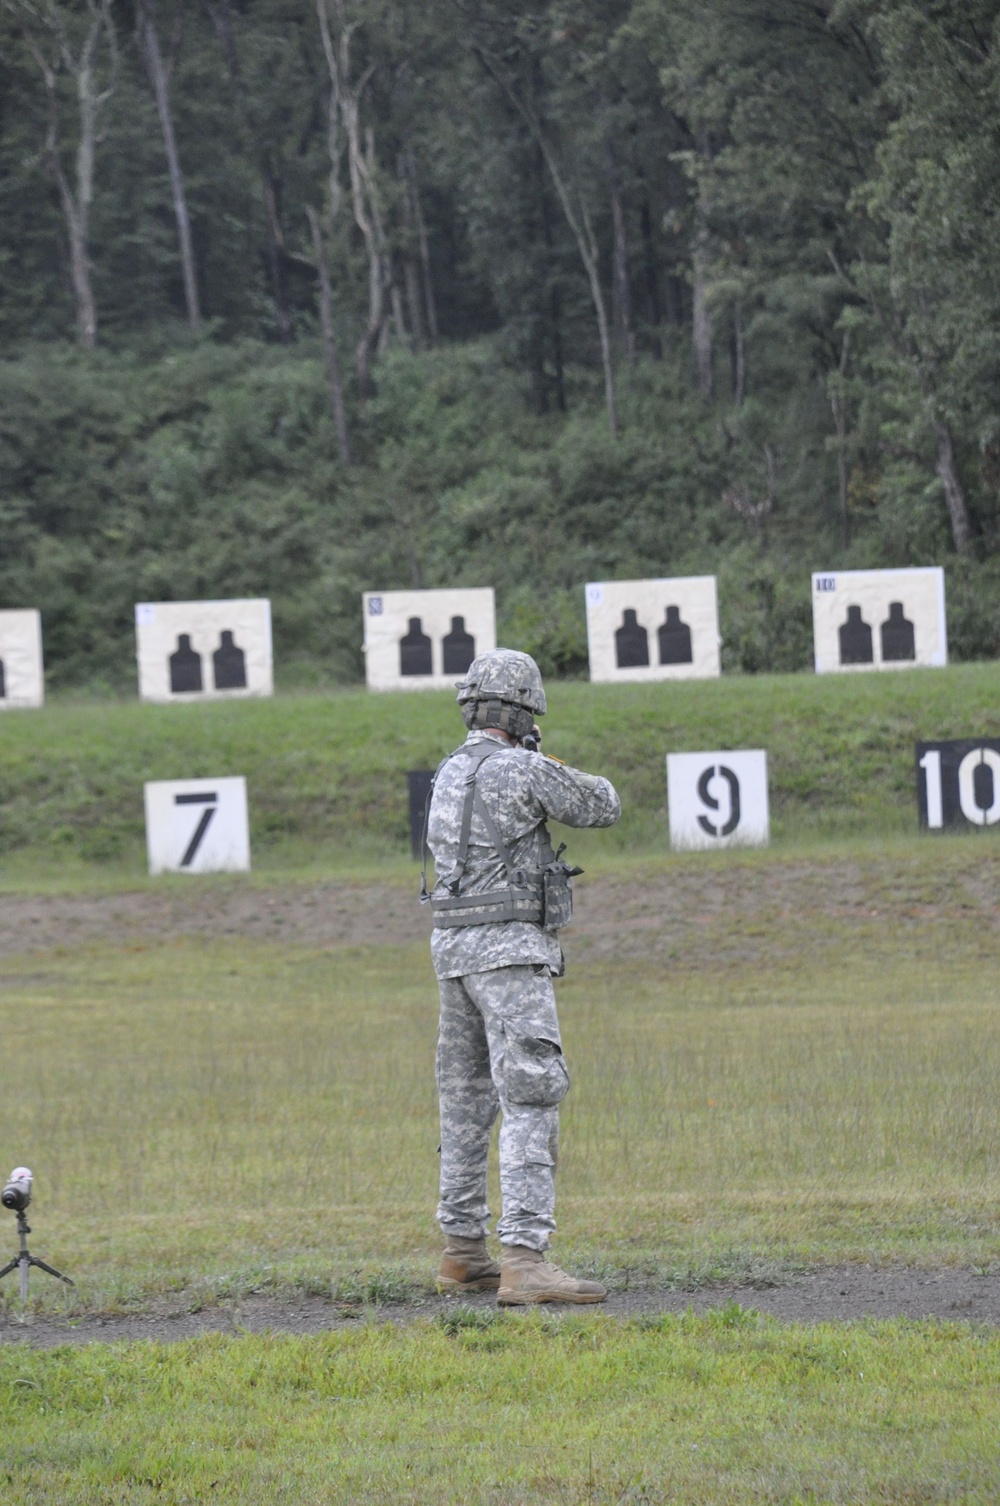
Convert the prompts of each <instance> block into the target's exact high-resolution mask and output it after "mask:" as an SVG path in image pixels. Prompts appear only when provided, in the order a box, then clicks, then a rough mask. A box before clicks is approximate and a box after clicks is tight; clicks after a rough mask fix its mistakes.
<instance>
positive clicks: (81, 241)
mask: <svg viewBox="0 0 1000 1506" xmlns="http://www.w3.org/2000/svg"><path fill="white" fill-rule="evenodd" d="M82 114H83V111H82V109H81V116H82ZM50 156H51V160H52V164H53V165H52V171H53V174H54V176H55V180H56V186H57V187H58V190H59V201H60V203H61V205H62V211H63V218H64V219H65V221H66V238H67V240H68V242H69V269H70V278H71V281H72V283H73V295H74V297H75V299H76V327H77V334H78V336H79V340H80V344H81V345H82V346H83V348H84V350H93V349H94V347H95V346H96V344H97V305H96V303H95V302H94V289H93V284H92V282H91V275H90V274H91V266H90V251H89V246H88V230H89V224H90V206H91V202H92V198H93V186H92V185H93V162H94V137H93V127H92V122H91V127H90V129H89V130H88V131H85V130H84V129H83V122H82V120H81V132H80V144H79V147H78V149H77V154H76V162H77V168H76V193H75V194H74V193H73V191H72V189H71V188H70V186H69V182H68V180H67V178H66V174H65V172H64V171H63V165H62V162H61V161H60V160H59V156H58V153H57V152H55V151H53V152H52V153H51V154H50Z"/></svg>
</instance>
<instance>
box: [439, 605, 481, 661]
mask: <svg viewBox="0 0 1000 1506" xmlns="http://www.w3.org/2000/svg"><path fill="white" fill-rule="evenodd" d="M441 649H442V656H443V659H444V670H443V673H444V674H446V675H464V674H465V671H466V670H467V669H468V667H469V665H470V664H471V663H472V661H473V659H474V658H475V657H476V640H475V638H473V636H472V634H471V633H467V632H466V630H465V618H464V617H453V618H452V619H451V632H450V633H447V634H446V635H445V637H444V639H443V640H442V644H441Z"/></svg>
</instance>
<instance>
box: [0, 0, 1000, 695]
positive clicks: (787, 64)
mask: <svg viewBox="0 0 1000 1506" xmlns="http://www.w3.org/2000/svg"><path fill="white" fill-rule="evenodd" d="M998 378H1000V3H994V0H600V3H598V0H575V3H573V4H565V3H562V0H509V3H506V4H503V5H498V4H490V3H488V0H424V3H423V4H420V5H412V4H409V5H408V4H405V3H403V0H0V528H2V532H0V606H6V607H12V606H38V607H40V608H41V610H42V613H43V620H44V630H45V640H46V660H47V667H48V671H49V675H50V679H51V680H52V681H54V682H55V683H56V684H68V685H72V684H83V683H86V684H88V685H90V686H94V687H99V686H101V685H105V686H107V687H108V688H109V689H113V690H114V689H126V688H127V687H128V686H129V685H131V684H132V683H133V675H132V652H133V649H132V604H133V602H135V601H136V600H162V599H169V598H186V597H202V596H227V595H269V596H271V598H272V600H273V603H274V618H275V631H276V648H277V657H278V670H279V680H281V679H283V680H284V683H286V684H293V683H330V682H335V681H344V680H350V679H352V678H356V677H357V676H358V675H359V674H360V665H361V655H360V651H359V640H360V602H359V593H360V591H361V590H362V589H363V588H391V587H393V586H403V585H416V586H435V585H451V584H469V585H495V586H496V588H497V591H498V604H499V609H500V613H499V615H500V626H501V632H502V635H503V636H504V638H505V639H506V640H507V641H510V642H514V643H516V644H518V645H519V646H522V647H525V648H528V649H531V650H532V651H534V652H535V653H536V654H537V655H538V656H539V658H540V660H541V662H542V664H543V667H544V668H545V669H546V671H547V672H559V673H563V674H574V673H579V672H580V671H581V670H582V669H583V668H584V666H585V657H586V655H585V634H584V627H583V593H582V590H581V585H582V583H583V582H584V581H586V580H588V579H607V578H613V577H616V576H617V577H620V578H621V577H628V576H632V575H636V574H638V575H652V574H684V573H693V572H697V573H702V572H708V571H710V572H714V573H717V574H718V576H719V595H720V606H721V610H722V615H723V634H724V638H725V647H724V661H723V662H724V665H725V667H726V668H728V669H743V670H745V671H757V670H764V669H793V668H799V667H804V666H806V665H807V664H808V663H809V662H810V642H811V626H810V606H809V572H810V570H812V569H828V568H836V567H841V568H846V567H851V566H863V565H904V564H921V565H923V564H939V563H943V564H945V565H946V567H947V571H948V603H949V630H950V638H951V650H952V653H953V655H954V656H957V657H966V658H969V657H980V656H991V657H992V656H997V655H1000V591H998V589H997V587H998V585H1000V506H998V503H1000V380H998Z"/></svg>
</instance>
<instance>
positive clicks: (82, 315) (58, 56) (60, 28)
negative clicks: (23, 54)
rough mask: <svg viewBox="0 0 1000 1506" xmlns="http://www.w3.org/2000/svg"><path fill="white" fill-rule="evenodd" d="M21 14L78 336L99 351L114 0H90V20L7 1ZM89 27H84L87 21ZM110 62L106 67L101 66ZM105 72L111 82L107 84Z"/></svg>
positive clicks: (46, 5) (48, 6) (26, 1)
mask: <svg viewBox="0 0 1000 1506" xmlns="http://www.w3.org/2000/svg"><path fill="white" fill-rule="evenodd" d="M5 4H6V6H7V9H8V10H10V11H11V12H12V13H13V14H14V15H15V16H16V17H17V19H18V22H19V24H20V28H21V33H22V36H23V38H24V42H25V45H26V46H27V48H28V50H29V52H30V53H31V56H32V58H33V59H34V60H35V62H36V64H37V65H38V68H39V70H40V71H41V74H42V78H43V80H44V83H45V93H46V97H47V101H48V129H47V131H46V136H45V148H44V156H45V161H46V163H47V165H48V168H49V171H50V172H51V174H52V177H53V179H54V181H55V185H56V188H57V191H58V194H59V202H60V206H61V208H62V213H63V219H64V222H65V226H66V236H67V241H68V244H69V260H70V274H71V278H72V283H73V292H74V295H75V298H76V311H77V334H78V337H79V340H80V343H81V345H83V347H84V348H85V349H86V350H92V349H93V348H94V346H95V344H96V343H97V306H96V304H95V301H94V291H93V283H92V267H91V261H90V217H91V209H92V206H93V201H94V165H95V157H96V153H97V146H98V142H99V139H100V138H99V134H98V122H99V120H100V116H101V113H102V111H104V109H105V107H106V106H107V104H108V102H109V100H110V99H111V97H112V95H113V94H114V91H115V84H116V81H117V76H118V46H117V39H116V36H115V29H114V23H113V21H112V18H111V11H110V7H109V4H108V0H87V14H86V17H84V18H81V17H79V16H78V14H77V13H76V12H75V10H74V9H73V8H72V7H69V6H63V5H61V4H60V3H59V0H41V3H40V4H39V5H37V6H36V5H35V4H33V3H32V0H5ZM81 20H82V21H83V25H82V26H81V25H80V21H81ZM102 64H103V67H102ZM102 72H103V77H104V82H103V85H102V83H101V82H100V78H101V75H102ZM67 78H68V79H71V80H72V82H73V86H74V92H75V94H76V100H77V145H76V152H75V161H74V169H73V174H72V178H71V177H70V175H69V174H68V173H67V171H66V168H65V166H64V164H63V156H62V153H63V150H64V148H63V144H62V141H61V139H60V138H61V133H62V100H63V81H64V79H67Z"/></svg>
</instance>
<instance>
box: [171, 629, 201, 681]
mask: <svg viewBox="0 0 1000 1506" xmlns="http://www.w3.org/2000/svg"><path fill="white" fill-rule="evenodd" d="M169 664H170V689H171V692H172V693H173V694H174V695H184V694H186V693H189V692H191V691H195V690H201V689H202V679H201V654H199V653H198V652H197V651H196V650H195V649H193V648H192V647H191V635H190V634H189V633H181V634H179V635H178V638H177V647H176V649H175V650H174V652H173V653H172V654H171V655H170V659H169Z"/></svg>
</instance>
